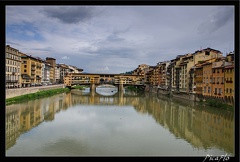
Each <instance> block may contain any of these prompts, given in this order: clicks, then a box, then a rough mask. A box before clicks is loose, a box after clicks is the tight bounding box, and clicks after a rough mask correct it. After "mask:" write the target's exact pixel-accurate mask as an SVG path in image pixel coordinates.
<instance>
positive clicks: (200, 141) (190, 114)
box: [6, 90, 234, 155]
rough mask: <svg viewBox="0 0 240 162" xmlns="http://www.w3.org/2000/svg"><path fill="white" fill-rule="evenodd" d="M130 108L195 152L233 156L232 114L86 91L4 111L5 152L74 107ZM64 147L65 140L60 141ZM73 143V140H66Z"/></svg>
mask: <svg viewBox="0 0 240 162" xmlns="http://www.w3.org/2000/svg"><path fill="white" fill-rule="evenodd" d="M79 104H81V105H99V106H101V105H118V106H128V105H130V106H133V107H134V109H135V110H136V111H137V112H138V113H142V114H148V115H151V116H152V117H153V118H154V120H155V121H156V122H157V123H158V124H159V125H161V126H162V127H163V128H164V129H166V130H168V131H169V132H171V134H172V135H174V136H175V138H176V139H183V140H184V141H187V142H188V143H189V144H191V145H192V147H194V148H197V149H204V150H207V149H210V148H218V149H219V150H223V152H226V153H227V154H228V155H234V118H233V116H234V114H233V112H231V111H227V110H219V109H216V108H211V107H204V108H203V107H201V106H200V105H198V104H197V103H195V102H184V101H181V100H175V99H169V98H166V97H163V96H156V95H152V94H149V93H144V94H136V93H132V94H131V93H124V92H116V93H114V94H112V95H111V96H110V95H108V96H103V95H101V94H100V93H96V92H92V91H91V92H90V91H89V90H85V91H80V90H72V91H71V92H69V93H64V94H59V95H55V96H52V97H49V98H44V99H37V100H33V101H28V102H25V103H19V104H14V105H9V106H7V107H6V150H10V149H11V148H12V147H13V146H14V145H16V142H17V140H18V138H19V137H20V136H21V135H22V134H24V133H26V132H29V131H31V130H32V129H33V128H34V127H38V126H40V125H41V124H42V123H44V122H51V121H54V120H55V119H54V117H55V115H56V114H57V113H60V112H63V111H65V110H67V109H69V108H72V107H74V106H76V105H79ZM63 141H65V143H66V139H63ZM70 141H71V142H72V143H74V139H72V140H70Z"/></svg>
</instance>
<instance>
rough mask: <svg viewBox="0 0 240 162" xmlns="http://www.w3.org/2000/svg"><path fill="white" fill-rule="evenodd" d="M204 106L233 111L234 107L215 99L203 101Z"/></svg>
mask: <svg viewBox="0 0 240 162" xmlns="http://www.w3.org/2000/svg"><path fill="white" fill-rule="evenodd" d="M205 104H206V105H208V106H212V107H218V108H222V109H228V110H233V109H234V106H232V105H228V104H226V103H222V102H220V101H219V100H216V99H207V100H206V101H205Z"/></svg>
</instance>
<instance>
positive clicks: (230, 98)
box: [224, 65, 234, 104]
mask: <svg viewBox="0 0 240 162" xmlns="http://www.w3.org/2000/svg"><path fill="white" fill-rule="evenodd" d="M224 76H225V82H224V88H225V90H224V92H225V101H226V102H229V103H231V104H233V103H234V65H226V66H225V67H224Z"/></svg>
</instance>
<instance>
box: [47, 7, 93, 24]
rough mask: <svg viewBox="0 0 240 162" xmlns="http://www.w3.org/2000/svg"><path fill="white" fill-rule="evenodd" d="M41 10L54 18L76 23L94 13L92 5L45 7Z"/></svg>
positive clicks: (87, 18)
mask: <svg viewBox="0 0 240 162" xmlns="http://www.w3.org/2000/svg"><path fill="white" fill-rule="evenodd" d="M43 12H44V13H45V14H46V15H47V16H49V17H52V18H56V19H58V20H60V21H61V22H63V23H67V24H76V23H78V22H84V21H87V20H89V19H91V18H92V17H93V15H94V8H93V7H82V6H81V7H79V6H78V7H74V6H64V7H46V8H44V9H43Z"/></svg>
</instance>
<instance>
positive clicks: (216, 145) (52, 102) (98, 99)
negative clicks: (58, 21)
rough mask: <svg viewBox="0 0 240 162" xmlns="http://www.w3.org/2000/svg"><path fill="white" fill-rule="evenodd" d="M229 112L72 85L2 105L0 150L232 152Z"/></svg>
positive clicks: (70, 153)
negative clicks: (3, 126)
mask: <svg viewBox="0 0 240 162" xmlns="http://www.w3.org/2000/svg"><path fill="white" fill-rule="evenodd" d="M234 135H235V133H234V112H233V111H228V110H223V109H218V108H213V107H208V106H205V107H203V106H201V105H200V104H199V103H196V102H192V101H184V100H177V99H173V98H168V97H165V96H161V95H156V94H150V93H147V92H145V93H140V94H137V93H133V92H128V91H123V92H118V91H117V88H111V87H103V88H97V90H96V92H91V91H90V90H89V89H88V88H87V89H85V90H72V91H71V92H68V93H63V94H57V95H54V96H51V97H47V98H41V99H36V100H32V101H27V102H23V103H18V104H12V105H8V106H6V156H7V157H11V156H160V157H161V156H202V157H205V156H206V155H215V156H220V155H227V156H234V155H235V153H234V141H235V140H234V138H235V137H234Z"/></svg>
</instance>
